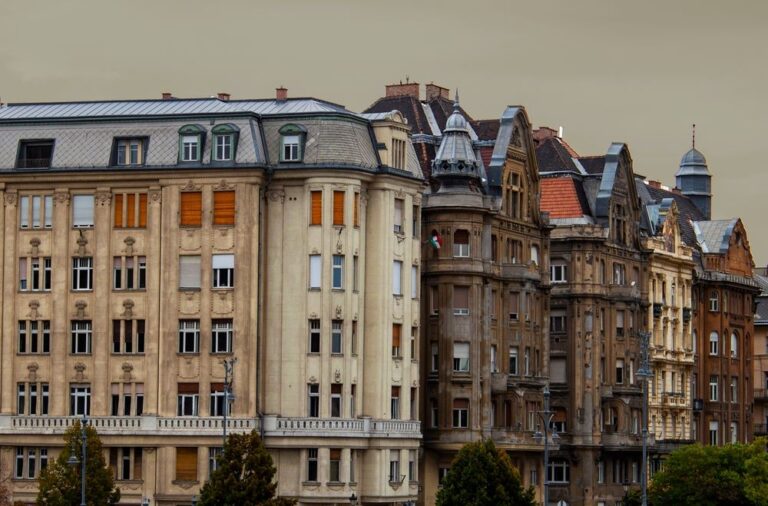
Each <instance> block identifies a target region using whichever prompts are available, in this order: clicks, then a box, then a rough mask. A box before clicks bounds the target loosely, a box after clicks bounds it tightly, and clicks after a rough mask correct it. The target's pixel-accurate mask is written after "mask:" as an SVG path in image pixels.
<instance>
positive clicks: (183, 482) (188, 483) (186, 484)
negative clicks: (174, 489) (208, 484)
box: [171, 480, 200, 488]
mask: <svg viewBox="0 0 768 506" xmlns="http://www.w3.org/2000/svg"><path fill="white" fill-rule="evenodd" d="M171 483H173V484H174V485H180V486H181V487H184V488H186V487H189V486H192V485H199V484H200V481H198V480H173V481H172V482H171Z"/></svg>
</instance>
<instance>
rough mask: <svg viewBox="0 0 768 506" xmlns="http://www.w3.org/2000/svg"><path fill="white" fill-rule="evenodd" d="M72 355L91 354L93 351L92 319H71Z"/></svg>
mask: <svg viewBox="0 0 768 506" xmlns="http://www.w3.org/2000/svg"><path fill="white" fill-rule="evenodd" d="M69 335H70V348H69V354H70V355H90V354H91V353H93V322H92V321H91V320H71V322H70V334H69Z"/></svg>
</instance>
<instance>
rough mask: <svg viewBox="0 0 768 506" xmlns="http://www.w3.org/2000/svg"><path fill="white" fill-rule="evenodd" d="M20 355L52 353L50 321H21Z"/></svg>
mask: <svg viewBox="0 0 768 506" xmlns="http://www.w3.org/2000/svg"><path fill="white" fill-rule="evenodd" d="M18 352H19V353H50V352H51V322H50V320H30V321H26V320H19V349H18Z"/></svg>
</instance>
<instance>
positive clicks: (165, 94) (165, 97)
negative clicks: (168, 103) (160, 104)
mask: <svg viewBox="0 0 768 506" xmlns="http://www.w3.org/2000/svg"><path fill="white" fill-rule="evenodd" d="M174 98H176V97H174V96H173V93H171V92H170V91H164V92H163V100H173V99H174Z"/></svg>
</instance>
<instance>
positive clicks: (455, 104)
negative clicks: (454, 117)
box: [453, 88, 459, 112]
mask: <svg viewBox="0 0 768 506" xmlns="http://www.w3.org/2000/svg"><path fill="white" fill-rule="evenodd" d="M453 111H454V112H458V111H459V89H458V88H456V98H455V99H454V100H453Z"/></svg>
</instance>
